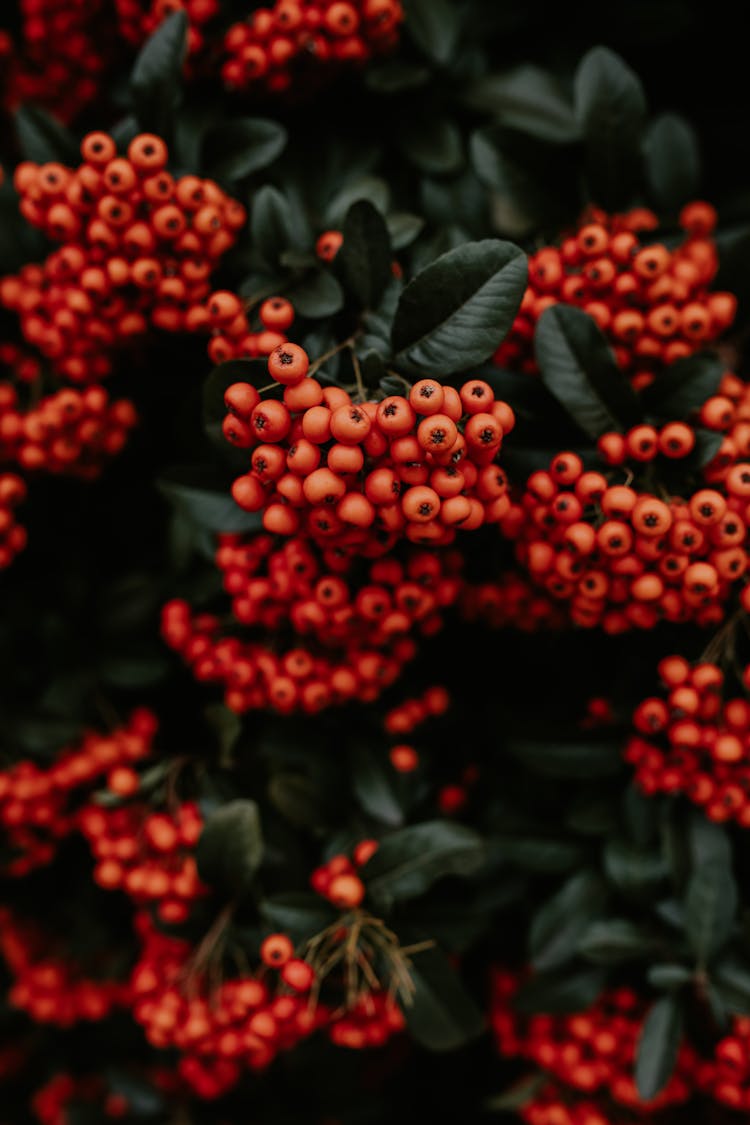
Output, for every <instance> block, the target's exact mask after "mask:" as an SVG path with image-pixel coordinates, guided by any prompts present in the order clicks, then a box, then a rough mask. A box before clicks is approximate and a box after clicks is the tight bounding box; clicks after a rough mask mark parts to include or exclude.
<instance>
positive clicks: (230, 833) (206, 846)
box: [195, 799, 263, 896]
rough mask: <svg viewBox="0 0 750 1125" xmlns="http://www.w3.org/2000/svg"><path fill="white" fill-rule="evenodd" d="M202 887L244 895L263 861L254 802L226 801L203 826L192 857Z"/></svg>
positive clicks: (258, 821) (261, 838)
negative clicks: (202, 883) (204, 884)
mask: <svg viewBox="0 0 750 1125" xmlns="http://www.w3.org/2000/svg"><path fill="white" fill-rule="evenodd" d="M195 858H196V862H197V864H198V873H199V875H200V877H201V879H203V881H204V882H205V883H208V885H209V886H211V887H215V888H216V889H217V890H219V891H223V892H224V893H225V894H227V895H232V896H237V895H242V894H244V893H245V892H246V891H247V890H248V889H249V887H250V885H251V883H252V881H253V879H254V878H255V873H256V871H257V870H258V868H259V867H260V863H261V860H262V858H263V836H262V834H261V827H260V814H259V812H258V806H257V805H256V804H255V802H254V801H248V800H244V799H238V800H236V801H228V802H227V804H225V805H222V806H221V807H220V808H218V809H217V810H216V812H214V813H212V814H211V815H210V816H209V817H208V819H207V821H206V823H205V824H204V826H203V832H202V833H201V837H200V840H199V841H198V847H197V849H196V853H195Z"/></svg>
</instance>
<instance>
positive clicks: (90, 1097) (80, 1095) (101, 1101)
mask: <svg viewBox="0 0 750 1125" xmlns="http://www.w3.org/2000/svg"><path fill="white" fill-rule="evenodd" d="M92 1105H95V1106H97V1107H98V1108H101V1110H102V1112H103V1114H104V1116H105V1117H111V1118H112V1119H113V1120H118V1119H119V1118H122V1117H125V1116H126V1114H127V1112H128V1109H129V1104H128V1099H127V1098H126V1097H125V1095H124V1094H121V1093H115V1092H113V1091H111V1090H108V1089H107V1083H106V1081H105V1080H104V1078H103V1077H102V1076H101V1075H99V1074H87V1075H84V1076H82V1077H77V1076H74V1075H72V1074H68V1073H67V1072H61V1073H57V1074H54V1075H53V1076H52V1078H50V1079H49V1080H48V1081H47V1082H45V1083H44V1085H43V1086H40V1087H39V1089H38V1090H37V1091H36V1092H35V1094H34V1096H33V1098H32V1101H31V1108H32V1110H33V1112H34V1115H35V1117H36V1119H37V1121H38V1122H39V1125H70V1122H71V1121H72V1120H74V1119H75V1116H76V1113H77V1107H78V1106H92Z"/></svg>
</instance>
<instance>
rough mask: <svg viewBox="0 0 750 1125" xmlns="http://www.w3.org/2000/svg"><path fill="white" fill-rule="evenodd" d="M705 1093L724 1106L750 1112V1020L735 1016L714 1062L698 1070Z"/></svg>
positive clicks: (722, 1039) (707, 1063) (718, 1044)
mask: <svg viewBox="0 0 750 1125" xmlns="http://www.w3.org/2000/svg"><path fill="white" fill-rule="evenodd" d="M698 1084H699V1086H700V1088H701V1090H702V1091H703V1092H704V1093H705V1094H708V1095H709V1096H710V1097H711V1098H713V1100H714V1101H716V1102H718V1103H719V1104H720V1105H723V1106H726V1107H727V1108H728V1109H732V1110H738V1111H740V1110H744V1111H745V1113H747V1112H748V1111H750V1019H748V1017H747V1016H735V1017H734V1018H733V1019H732V1023H731V1027H730V1029H729V1032H728V1033H727V1034H726V1035H724V1036H723V1038H721V1039H720V1040H719V1042H718V1043H717V1044H716V1046H715V1048H714V1054H713V1058H712V1059H711V1060H710V1061H709V1062H705V1063H702V1064H701V1066H700V1067H699V1068H698Z"/></svg>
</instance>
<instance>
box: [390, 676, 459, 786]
mask: <svg viewBox="0 0 750 1125" xmlns="http://www.w3.org/2000/svg"><path fill="white" fill-rule="evenodd" d="M449 707H450V696H449V694H448V692H447V690H446V689H445V688H444V687H437V686H436V687H431V688H428V689H427V691H426V692H424V694H423V695H422V696H421V697H419V698H415V699H406V700H404V702H403V703H400V704H398V706H396V707H392V708H391V710H390V711H388V712H387V713H386V715H385V718H384V719H383V729H384V730H385V732H386V733H387V734H389V735H406V734H411V733H412V732H413V731H414V730H415V729H416V728H417V727H418V726H419V725H420V724H421V723H424V722H426V721H427V720H428V719H430V718H433V717H435V716H437V715H444V714H445V712H446V711H447V710H448V708H449ZM388 756H389V758H390V762H391V765H392V766H393V768H394V769H395V770H397V771H398V772H399V773H412V772H413V771H414V770H415V769H416V768H417V766H418V765H419V754H418V752H417V750H416V749H415V748H414V747H413V746H412V745H411V744H410V743H405V742H398V743H396V745H394V746H391V748H390V750H389V752H388Z"/></svg>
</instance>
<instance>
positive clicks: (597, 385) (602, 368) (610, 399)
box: [534, 305, 642, 440]
mask: <svg viewBox="0 0 750 1125" xmlns="http://www.w3.org/2000/svg"><path fill="white" fill-rule="evenodd" d="M534 348H535V351H536V358H537V362H538V364H539V367H540V369H541V376H542V381H543V382H544V385H545V386H546V387H547V389H548V390H549V391H551V393H552V394H553V395H554V396H555V398H556V399H557V400H558V402H559V403H560V404H561V405H562V406H563V407H564V408H565V410H566V411H567V412H568V414H570V416H571V418H573V419H574V421H576V422H577V423H578V425H579V426H580V427H581V429H582V430H583V432H584V433H585V434H587V435H588V436H589V437H590V438H593V439H594V440H596V438H598V437H600V436H601V434H603V433H606V432H608V431H610V430H618V431H621V430H623V429H625V430H627V429H629V428H630V427H631V426H635V425H637V424H638V423H639V422H640V421H641V419H642V414H641V408H640V405H639V403H638V399H637V397H636V395H635V392H634V391H633V389H632V387H631V386H630V384H629V382H628V381H627V379H626V378H625V376H624V375H623V373H622V372H621V371H620V370H619V368H618V366H617V364H616V362H615V357H614V354H613V352H612V350H611V348H610V346H609V344H608V343H607V339H606V337H605V336H604V334H603V333H602V332H601V330H600V329H599V327H598V326H597V325H596V323H595V322H594V321H593V320H592V319H591V317H590V316H588V314H587V313H585V312H583V310H582V309H577V308H575V307H574V306H572V305H552V306H551V307H550V308H548V309H545V311H544V312H543V313H542V315H541V317H540V318H539V321H538V323H537V326H536V332H535V334H534Z"/></svg>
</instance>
